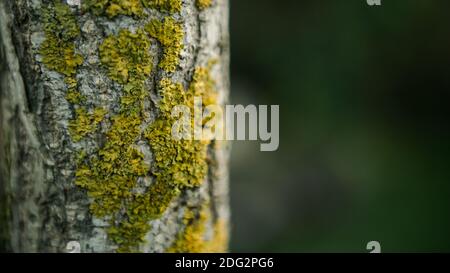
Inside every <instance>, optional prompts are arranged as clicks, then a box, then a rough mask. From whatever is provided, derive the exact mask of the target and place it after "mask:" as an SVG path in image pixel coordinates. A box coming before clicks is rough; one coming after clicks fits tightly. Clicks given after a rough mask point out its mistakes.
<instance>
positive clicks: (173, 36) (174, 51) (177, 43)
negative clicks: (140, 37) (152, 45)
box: [145, 17, 184, 72]
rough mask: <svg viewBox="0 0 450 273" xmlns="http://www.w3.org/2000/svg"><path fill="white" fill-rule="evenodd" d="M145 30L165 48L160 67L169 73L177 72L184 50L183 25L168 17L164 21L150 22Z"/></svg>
mask: <svg viewBox="0 0 450 273" xmlns="http://www.w3.org/2000/svg"><path fill="white" fill-rule="evenodd" d="M145 30H146V31H147V33H148V34H149V35H150V36H151V37H153V38H155V39H157V40H158V41H159V42H160V43H161V44H162V46H163V47H164V57H163V59H162V60H161V62H160V63H159V66H160V67H161V68H162V69H164V70H165V71H167V72H175V70H176V69H177V67H178V65H179V63H180V54H181V51H182V50H183V39H184V31H183V25H182V24H180V23H177V22H176V21H175V20H174V19H173V18H170V17H166V18H165V19H164V20H163V21H159V20H152V21H150V23H148V24H147V25H146V26H145Z"/></svg>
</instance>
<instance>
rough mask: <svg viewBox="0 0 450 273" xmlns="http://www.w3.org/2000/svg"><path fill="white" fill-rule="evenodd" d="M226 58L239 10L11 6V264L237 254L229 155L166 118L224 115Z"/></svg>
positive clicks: (129, 4) (120, 3) (7, 4)
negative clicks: (78, 257)
mask: <svg viewBox="0 0 450 273" xmlns="http://www.w3.org/2000/svg"><path fill="white" fill-rule="evenodd" d="M80 2H81V3H80ZM228 54H229V40H228V1H227V0H212V1H209V0H84V1H83V0H81V1H80V0H67V1H64V0H32V1H30V0H5V1H1V2H0V65H1V66H0V71H1V79H0V86H1V88H0V250H1V251H8V252H65V251H68V247H72V246H75V247H77V246H79V247H80V249H79V250H80V251H81V252H115V251H124V252H134V251H140V252H166V251H174V252H214V251H226V248H227V243H228V242H227V235H228V225H227V223H228V218H229V210H228V184H227V183H228V181H227V180H228V173H227V171H228V170H227V160H228V150H229V149H228V146H227V144H226V143H222V142H219V141H193V140H181V141H176V140H174V139H172V138H170V137H169V136H170V135H169V134H170V132H171V130H170V129H171V126H172V125H173V121H174V120H173V117H171V115H170V108H168V107H169V106H174V105H176V104H186V105H188V106H189V107H190V109H194V108H195V107H198V106H199V105H193V103H192V102H191V100H192V98H193V96H202V99H203V104H204V105H203V106H205V105H207V104H209V103H215V104H219V105H223V104H225V103H226V102H227V99H228V90H229V79H228V62H229V58H228Z"/></svg>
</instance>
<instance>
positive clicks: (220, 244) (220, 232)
mask: <svg viewBox="0 0 450 273" xmlns="http://www.w3.org/2000/svg"><path fill="white" fill-rule="evenodd" d="M210 218H211V215H210V212H209V208H208V207H207V206H204V207H203V208H202V209H201V210H200V212H199V213H198V215H197V214H196V213H195V211H194V210H193V209H190V208H187V210H186V212H185V214H184V219H183V222H184V225H185V227H184V230H183V231H182V232H180V233H179V234H178V236H177V238H176V240H175V242H174V243H173V245H172V246H171V247H170V248H169V249H167V252H169V253H224V252H227V245H228V225H227V222H226V221H224V220H222V219H218V220H216V222H215V223H214V226H213V235H212V236H210V238H207V234H206V231H207V225H208V221H209V220H210Z"/></svg>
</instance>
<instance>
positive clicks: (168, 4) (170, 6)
mask: <svg viewBox="0 0 450 273" xmlns="http://www.w3.org/2000/svg"><path fill="white" fill-rule="evenodd" d="M142 3H143V4H144V6H146V7H148V8H156V9H158V10H160V11H167V12H170V13H177V12H180V11H181V0H142Z"/></svg>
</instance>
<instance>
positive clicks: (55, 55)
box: [39, 1, 83, 76]
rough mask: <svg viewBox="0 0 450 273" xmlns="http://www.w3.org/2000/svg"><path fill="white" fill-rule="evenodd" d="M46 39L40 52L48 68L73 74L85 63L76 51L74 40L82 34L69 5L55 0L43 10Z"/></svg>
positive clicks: (68, 74) (66, 74)
mask: <svg viewBox="0 0 450 273" xmlns="http://www.w3.org/2000/svg"><path fill="white" fill-rule="evenodd" d="M43 24H44V30H45V40H44V41H43V42H42V44H41V47H40V50H39V53H40V54H41V55H42V62H43V63H44V64H45V65H46V66H47V68H49V69H51V70H54V71H57V72H59V73H61V74H64V75H65V76H72V75H74V74H75V72H76V68H77V67H78V66H79V65H81V64H82V63H83V58H82V57H81V55H79V54H76V53H75V44H74V40H75V39H76V37H77V36H78V35H79V34H80V30H79V27H78V25H77V22H76V20H75V17H74V15H73V14H72V12H71V10H70V8H69V6H67V5H65V4H62V3H60V2H58V1H54V2H53V3H52V4H49V5H48V6H47V7H46V8H45V9H44V10H43Z"/></svg>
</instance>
